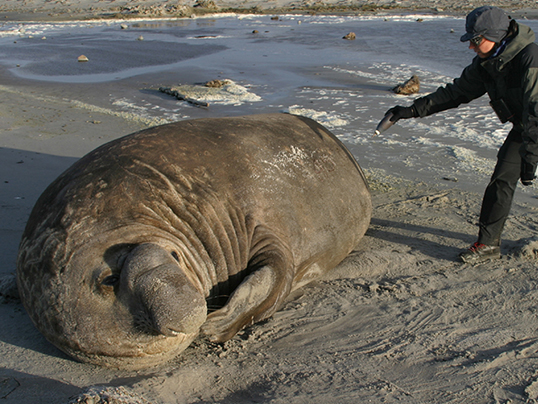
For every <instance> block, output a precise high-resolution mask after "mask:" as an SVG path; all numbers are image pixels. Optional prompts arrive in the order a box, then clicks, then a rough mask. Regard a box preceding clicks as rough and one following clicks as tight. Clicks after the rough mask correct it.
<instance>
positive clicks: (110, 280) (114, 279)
mask: <svg viewBox="0 0 538 404" xmlns="http://www.w3.org/2000/svg"><path fill="white" fill-rule="evenodd" d="M119 281H120V276H119V275H116V274H114V275H110V276H107V277H106V278H105V279H103V280H102V282H101V285H103V286H111V287H114V286H116V285H117V284H118V282H119Z"/></svg>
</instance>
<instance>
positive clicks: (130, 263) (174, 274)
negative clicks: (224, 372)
mask: <svg viewBox="0 0 538 404" xmlns="http://www.w3.org/2000/svg"><path fill="white" fill-rule="evenodd" d="M121 278H122V284H124V285H126V290H125V291H124V292H123V293H122V301H124V302H126V303H127V304H128V305H129V308H130V310H131V312H132V315H133V318H134V320H135V323H136V325H137V326H138V328H142V329H147V330H148V331H149V329H150V330H152V331H153V332H157V333H159V334H162V335H165V336H169V337H173V336H176V335H178V334H180V333H185V334H191V333H197V332H198V330H199V328H200V326H201V325H202V324H203V323H204V321H205V320H206V317H207V305H206V301H205V298H204V296H203V295H202V293H201V292H200V291H199V290H198V289H196V288H195V287H194V285H193V284H192V282H191V281H190V280H189V278H188V277H187V276H186V275H185V273H184V272H183V269H182V268H181V267H180V265H179V264H178V262H177V260H175V259H174V258H173V257H172V255H171V254H170V253H169V252H168V251H167V250H165V249H164V248H162V247H161V246H158V245H156V244H152V243H146V244H141V245H140V246H138V247H136V248H135V249H134V250H133V251H132V252H131V254H129V257H128V258H127V259H126V261H125V264H124V266H123V268H122V271H121Z"/></svg>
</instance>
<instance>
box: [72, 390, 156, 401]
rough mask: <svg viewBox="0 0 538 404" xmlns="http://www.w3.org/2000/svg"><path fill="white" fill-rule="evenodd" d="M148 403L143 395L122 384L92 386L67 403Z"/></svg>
mask: <svg viewBox="0 0 538 404" xmlns="http://www.w3.org/2000/svg"><path fill="white" fill-rule="evenodd" d="M79 403H84V404H90V403H91V404H105V403H106V404H121V403H130V404H149V401H148V400H146V399H145V398H144V397H142V396H140V395H138V394H136V393H135V392H134V391H132V390H130V389H128V388H127V387H124V386H119V387H105V386H92V387H90V388H88V389H87V390H86V391H85V392H83V393H81V394H80V395H78V396H77V397H72V398H71V401H70V402H69V404H79Z"/></svg>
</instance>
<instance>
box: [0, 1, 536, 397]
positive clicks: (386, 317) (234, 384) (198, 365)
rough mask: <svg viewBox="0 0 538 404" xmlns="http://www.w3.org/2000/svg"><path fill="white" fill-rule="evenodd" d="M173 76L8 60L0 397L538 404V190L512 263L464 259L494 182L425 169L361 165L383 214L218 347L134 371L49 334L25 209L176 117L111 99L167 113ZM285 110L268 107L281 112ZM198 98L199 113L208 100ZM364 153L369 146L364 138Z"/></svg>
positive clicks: (1, 109) (175, 11) (139, 11)
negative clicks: (140, 100)
mask: <svg viewBox="0 0 538 404" xmlns="http://www.w3.org/2000/svg"><path fill="white" fill-rule="evenodd" d="M199 4H202V2H200V3H199ZM481 4H486V3H484V2H474V3H472V4H471V3H469V2H463V1H452V2H450V1H444V0H443V1H441V0H440V1H421V2H419V1H406V0H401V1H382V0H379V1H368V2H366V1H364V2H363V1H355V2H346V1H343V2H336V1H334V2H323V3H319V2H314V1H304V2H289V1H285V0H275V1H268V2H264V3H261V2H257V1H255V0H245V1H241V0H237V1H236V0H230V1H220V2H219V1H215V2H204V3H203V4H202V7H200V6H198V7H194V6H195V4H187V3H183V2H171V1H168V2H153V1H140V0H139V1H136V0H134V1H128V0H116V1H95V2H94V1H89V0H62V1H58V2H49V1H43V0H24V1H23V0H6V1H4V2H2V4H1V5H0V18H1V17H2V16H4V17H5V18H4V20H5V21H6V22H13V21H18V22H21V23H24V22H28V21H50V22H54V21H64V20H75V19H83V20H87V19H94V18H98V19H108V18H113V17H118V15H121V18H125V19H126V20H128V19H131V18H135V17H136V18H140V17H143V18H150V17H151V18H154V17H155V18H156V17H163V16H166V17H176V16H180V17H189V16H191V15H192V13H202V14H203V13H210V12H228V11H234V12H237V11H238V10H239V11H241V12H243V11H245V10H250V11H253V10H255V11H257V12H260V13H264V14H278V13H280V12H285V13H290V12H293V13H299V14H300V13H314V12H315V13H331V12H334V13H351V14H360V13H373V14H375V13H381V12H382V13H389V14H390V15H394V14H398V13H402V14H405V13H415V12H416V11H417V10H421V12H426V13H431V14H436V15H437V14H439V13H447V14H449V15H459V16H462V15H465V13H466V12H468V11H469V10H470V9H472V8H474V7H475V6H478V5H481ZM487 4H493V5H498V6H501V7H506V9H507V10H508V9H509V10H510V11H511V12H512V13H513V15H514V16H517V18H522V19H523V18H529V19H531V18H535V17H536V16H537V15H538V10H537V9H536V8H535V7H536V2H535V1H518V2H513V1H510V2H508V1H492V2H489V3H487ZM166 10H168V11H166ZM290 70H291V69H290ZM247 73H248V72H247ZM310 74H311V75H312V76H313V77H314V76H315V75H318V76H319V75H321V76H323V75H327V74H328V73H327V71H326V70H323V69H321V68H320V69H318V70H315V71H312V72H310ZM174 75H175V73H174V72H157V73H152V74H141V75H136V76H133V77H128V78H124V79H121V80H116V81H115V82H114V84H113V85H112V84H108V83H107V82H101V83H94V84H84V83H82V84H80V83H57V82H47V81H42V80H32V79H24V78H21V77H18V76H16V75H14V74H12V72H11V71H10V70H9V68H8V67H7V66H0V94H1V96H2V102H1V103H0V202H1V207H0V223H1V224H0V238H1V243H0V256H2V257H3V260H2V263H1V264H0V319H1V322H2V324H3V325H2V327H1V330H0V358H1V359H0V403H18V404H27V403H28V404H30V403H32V404H35V403H60V404H67V403H72V402H84V403H124V402H129V403H148V402H149V403H155V404H160V403H181V404H187V403H223V404H224V403H226V404H247V403H272V404H280V403H294V404H295V403H297V404H299V403H309V404H312V403H319V404H322V403H323V404H326V403H396V402H398V403H461V404H463V403H476V404H480V403H484V404H486V403H488V404H489V403H499V404H500V403H538V310H537V303H538V272H537V259H538V204H537V193H536V190H535V189H534V191H529V192H527V193H522V192H520V190H518V194H517V195H516V199H515V202H514V205H513V207H512V213H511V216H510V218H509V219H508V222H507V224H506V227H505V231H504V233H503V244H502V255H503V256H502V258H501V259H500V260H497V261H492V262H487V263H484V264H480V265H477V266H470V265H466V264H462V263H461V262H459V261H458V259H457V254H458V252H459V251H461V249H462V248H465V247H466V246H468V245H470V244H471V243H472V242H474V241H475V239H476V232H477V220H478V213H479V209H480V203H481V199H482V192H483V189H484V187H485V186H486V182H483V185H481V186H477V187H475V189H474V190H472V189H463V188H462V187H459V184H458V183H457V182H454V183H451V182H450V181H444V182H442V181H441V182H440V181H438V180H437V179H436V178H433V177H432V176H431V175H428V173H416V175H414V176H413V177H412V178H410V177H406V176H405V175H401V173H392V172H390V170H382V169H379V168H377V167H367V166H363V169H364V170H365V172H366V174H367V177H368V180H369V183H370V187H371V192H372V199H373V206H374V214H373V219H372V221H371V225H370V228H369V230H368V232H367V233H366V236H365V237H364V239H363V240H362V241H361V243H360V244H359V245H358V246H357V249H356V250H355V251H354V252H353V253H352V254H350V256H349V257H348V258H347V259H346V260H344V262H342V263H341V264H340V265H339V266H338V267H337V268H335V269H334V270H333V271H332V272H330V273H329V274H328V275H327V276H325V277H324V278H323V279H320V280H319V281H316V282H313V283H311V284H310V285H308V286H306V287H304V288H303V289H301V290H299V291H297V292H294V294H293V295H292V296H290V297H289V298H288V300H287V303H286V304H285V305H284V307H283V308H282V309H281V310H280V311H278V312H277V313H276V314H275V315H274V316H273V317H272V318H271V319H269V320H267V321H265V322H263V323H261V324H256V325H254V326H252V327H249V328H247V329H245V330H243V331H241V332H240V333H239V334H238V335H236V336H235V337H234V338H233V339H232V340H230V341H229V342H227V343H225V344H221V345H217V344H211V343H209V342H207V341H205V340H202V339H198V340H196V341H195V343H194V344H193V345H192V346H191V347H189V348H188V349H187V350H186V351H185V352H184V353H183V354H182V355H181V356H180V357H178V358H176V359H175V360H173V361H172V362H170V363H168V364H166V365H164V366H163V367H160V368H155V369H147V370H144V371H138V372H127V371H121V370H113V369H104V368H99V367H96V366H93V365H88V364H82V363H78V362H75V361H74V360H72V359H71V358H69V357H68V356H67V355H65V354H64V353H62V352H61V351H59V350H58V349H56V348H55V347H54V346H53V345H51V344H50V343H48V342H47V341H46V340H45V339H44V337H42V336H41V334H40V333H39V332H38V331H37V329H36V328H35V327H34V326H33V324H32V323H31V320H30V318H29V317H28V315H27V314H26V313H25V311H24V308H23V306H22V304H21V302H20V300H19V299H18V297H17V292H16V288H15V285H14V282H13V279H14V275H13V274H14V271H15V263H16V255H17V250H18V243H19V241H20V237H21V234H22V231H23V229H24V226H25V224H26V220H27V218H28V216H29V213H30V210H31V209H32V207H33V205H34V203H35V201H36V200H37V198H38V197H39V195H40V194H41V192H42V191H43V190H44V189H45V188H46V186H47V185H48V184H49V183H50V182H51V181H52V180H53V179H54V178H56V177H57V176H58V175H59V174H60V173H61V172H63V170H65V169H66V168H67V167H69V166H70V165H71V164H73V163H74V162H75V161H76V160H77V159H78V158H80V157H81V156H83V155H84V154H86V153H87V152H89V151H91V150H93V149H94V148H96V147H97V146H99V145H101V144H103V143H105V142H107V141H109V140H112V139H116V138H118V137H120V136H123V135H126V134H129V133H132V132H135V131H137V130H140V129H144V128H147V127H150V126H154V125H158V124H162V123H165V122H166V119H165V118H166V114H165V113H154V114H153V115H152V114H147V113H140V114H137V113H136V111H135V112H133V111H130V112H126V110H125V108H123V106H122V104H121V103H120V102H119V101H118V102H116V103H110V99H111V98H113V99H115V100H120V101H121V100H122V97H123V96H124V95H125V94H129V96H131V97H135V96H136V97H152V99H154V100H159V102H160V106H161V107H162V108H163V110H164V108H166V107H167V106H168V105H172V103H177V100H172V99H171V97H169V96H167V95H165V94H161V93H159V92H158V90H157V89H158V88H159V86H162V85H169V84H170V83H173V82H174V80H175V76H174ZM218 75H219V70H218V67H215V68H213V67H211V68H209V67H208V68H205V67H204V68H200V69H198V70H197V69H191V70H189V71H188V72H183V75H182V77H181V79H182V82H184V83H200V82H204V81H207V80H211V79H214V78H218ZM238 76H239V73H238ZM323 77H325V76H323ZM383 91H384V90H383ZM111 94H113V97H112V95H111ZM133 94H134V95H133ZM275 98H276V95H275ZM277 104H278V102H277V101H275V102H274V105H275V106H274V107H273V106H270V107H268V109H271V110H270V111H263V112H277V111H279V110H280V108H279V107H278V106H277ZM190 108H191V109H189V117H194V118H197V117H204V116H211V113H212V111H213V110H211V109H209V110H204V109H202V108H196V107H192V106H191V107H190ZM377 108H378V112H376V114H374V116H381V115H380V114H381V112H382V111H383V108H384V106H380V107H377ZM239 112H241V113H242V114H243V113H244V114H247V113H256V112H262V111H260V110H259V108H258V107H256V103H252V104H248V103H247V104H245V105H243V106H242V107H241V108H240V109H238V107H236V106H234V105H225V106H222V107H220V108H219V109H218V114H219V115H233V114H236V115H237V114H238V113H239ZM353 150H354V153H360V151H357V152H356V151H355V150H359V146H357V145H353ZM492 154H493V152H492ZM361 164H362V163H361Z"/></svg>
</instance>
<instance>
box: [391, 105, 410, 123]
mask: <svg viewBox="0 0 538 404" xmlns="http://www.w3.org/2000/svg"><path fill="white" fill-rule="evenodd" d="M387 114H392V117H391V118H390V120H391V122H397V121H398V120H400V119H409V118H416V117H417V116H418V114H417V111H416V109H415V107H414V106H413V105H411V106H410V107H402V106H401V105H396V106H395V107H394V108H391V109H389V110H388V111H387V113H386V114H385V115H387Z"/></svg>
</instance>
